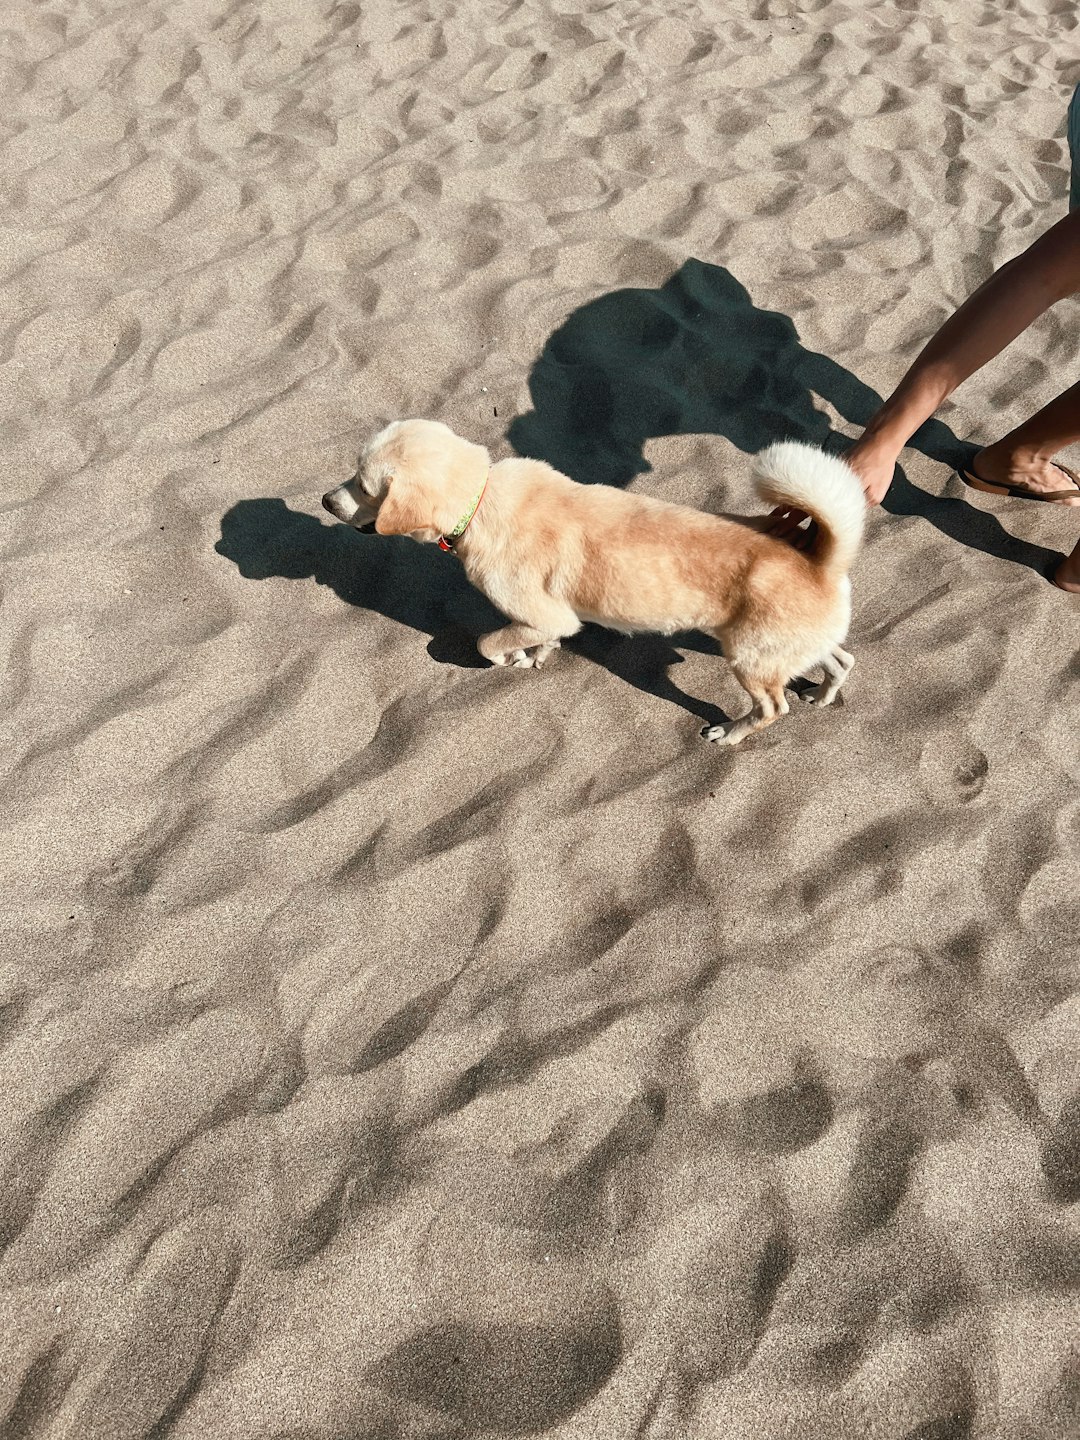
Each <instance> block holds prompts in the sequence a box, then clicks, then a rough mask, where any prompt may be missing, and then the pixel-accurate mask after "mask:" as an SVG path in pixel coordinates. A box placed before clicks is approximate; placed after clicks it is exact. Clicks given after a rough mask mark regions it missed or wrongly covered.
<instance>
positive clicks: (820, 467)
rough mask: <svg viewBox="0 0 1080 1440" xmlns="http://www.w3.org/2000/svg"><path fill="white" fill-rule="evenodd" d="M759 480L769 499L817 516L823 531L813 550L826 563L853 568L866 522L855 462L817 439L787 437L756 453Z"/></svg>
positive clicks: (826, 566)
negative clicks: (820, 445) (810, 442)
mask: <svg viewBox="0 0 1080 1440" xmlns="http://www.w3.org/2000/svg"><path fill="white" fill-rule="evenodd" d="M754 483H755V485H756V487H757V493H758V494H759V495H760V496H761V498H762V499H763V500H764V501H765V502H766V504H768V505H790V506H791V507H792V508H793V509H795V510H805V511H806V513H807V514H808V515H811V516H813V518H814V519H815V520H816V521H817V524H818V534H817V539H816V541H815V542H814V547H813V549H812V550H811V552H810V553H811V555H812V556H813V558H814V559H815V560H816V561H817V563H818V564H819V565H821V566H822V568H823V569H825V570H831V571H834V572H836V573H837V574H847V572H848V570H849V569H850V568H851V564H852V561H853V560H854V559H855V556H856V554H857V553H858V549H859V544H860V542H861V540H862V534H863V526H864V524H865V523H866V497H865V496H864V494H863V488H862V485H861V484H860V483H859V477H858V476H857V475H856V474H855V471H854V470H852V468H851V466H850V465H848V464H847V463H846V462H845V461H843V460H841V459H840V458H839V456H836V455H827V454H826V453H825V451H824V450H819V449H818V448H817V447H816V446H815V445H804V444H803V443H802V441H800V440H782V441H780V442H778V443H777V444H776V445H770V446H769V447H768V449H766V450H762V452H761V454H760V455H758V456H757V457H756V459H755V462H754Z"/></svg>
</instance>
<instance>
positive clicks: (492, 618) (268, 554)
mask: <svg viewBox="0 0 1080 1440" xmlns="http://www.w3.org/2000/svg"><path fill="white" fill-rule="evenodd" d="M214 549H215V550H216V551H217V553H218V554H219V555H224V556H225V558H226V559H228V560H231V561H232V562H233V564H234V565H235V566H236V568H237V569H238V570H239V571H240V573H241V575H243V576H244V578H245V579H247V580H266V579H268V578H269V577H270V576H272V575H273V576H280V577H283V578H285V579H288V580H314V581H315V582H316V583H317V584H319V585H328V586H329V587H330V588H331V589H332V590H333V591H334V593H335V594H336V595H338V596H339V597H340V598H341V599H342V600H344V601H345V602H346V604H348V605H355V606H356V607H357V609H360V610H375V611H377V612H378V613H379V614H380V615H385V616H387V617H388V618H389V619H391V620H396V621H397V622H398V623H399V624H402V625H408V626H409V627H410V628H411V629H413V630H418V631H420V632H421V633H422V634H425V635H428V636H430V637H431V638H430V642H429V644H428V647H427V649H428V654H429V655H430V656H431V657H432V659H434V660H437V661H439V662H441V663H443V664H451V665H459V666H462V667H464V668H484V669H487V668H489V666H488V662H487V661H486V660H484V659H482V658H481V656H480V655H479V653H478V652H477V649H476V640H477V638H478V637H479V636H480V635H482V634H484V633H485V632H486V631H489V630H497V629H498V628H499V627H500V626H501V625H504V624H505V623H506V621H505V617H504V616H503V615H501V614H500V612H499V611H497V610H496V609H494V607H493V606H492V605H491V604H489V602H488V601H487V599H486V598H485V597H484V596H483V595H481V593H480V592H479V591H478V590H475V589H474V588H473V587H472V586H471V585H470V584H469V582H468V581H467V580H466V578H465V572H464V570H463V569H462V568H461V563H460V561H458V560H457V559H456V558H455V557H454V556H452V555H444V554H443V553H442V551H441V550H439V549H437V548H436V547H435V546H434V545H417V544H416V543H415V542H414V541H412V540H407V539H404V538H402V537H399V536H394V537H385V536H379V535H362V534H360V532H359V531H357V530H353V529H352V528H351V527H350V526H348V525H336V524H324V523H323V522H322V521H321V520H320V519H318V517H316V516H314V515H305V514H303V513H301V512H300V511H297V510H290V509H289V507H288V506H287V505H286V504H285V501H284V500H281V499H271V498H266V499H259V500H241V501H239V502H238V503H237V504H236V505H234V506H233V507H232V509H231V510H229V511H227V512H226V514H225V515H224V516H223V517H222V521H221V538H220V539H219V540H218V542H217V544H216V545H215V546H214ZM568 643H569V645H570V646H571V647H572V648H574V649H576V650H578V651H579V652H580V653H581V654H583V655H586V656H587V657H588V658H589V659H590V660H593V661H595V662H596V663H597V664H599V665H602V666H604V668H605V669H607V670H610V671H611V672H612V674H614V675H617V676H619V678H620V679H623V680H626V681H628V682H629V683H630V684H631V685H635V686H636V687H637V688H638V689H639V690H644V691H645V692H646V693H647V694H650V695H654V696H657V697H659V698H661V699H666V700H671V701H673V702H674V703H675V704H677V705H681V706H682V707H683V708H684V709H686V710H688V711H689V712H690V714H692V715H695V716H697V717H698V718H699V719H700V720H701V721H702V722H703V723H705V724H708V725H719V724H723V723H724V721H725V720H726V719H727V718H728V717H727V716H726V715H725V714H724V712H723V711H722V710H719V709H718V708H717V707H716V706H715V705H710V704H709V703H708V702H707V701H703V700H696V699H694V698H693V697H691V696H688V695H686V694H684V693H683V691H681V690H680V689H679V688H678V687H677V686H676V685H675V684H674V683H673V682H672V680H671V679H670V678H669V675H668V671H669V669H670V668H671V666H672V665H674V664H676V663H678V662H679V661H680V660H681V659H682V656H681V655H680V654H679V653H678V650H676V649H675V646H676V645H678V646H679V647H680V648H681V649H693V650H701V651H703V652H705V653H707V654H713V655H719V653H720V651H719V647H718V646H717V645H716V643H715V642H714V641H713V640H711V639H710V638H709V637H707V636H704V635H696V634H695V635H686V636H672V637H671V638H670V639H669V638H665V637H663V636H659V635H641V636H634V637H633V638H631V637H629V636H625V635H617V634H615V633H614V632H613V631H610V630H603V629H601V628H600V627H598V626H594V625H589V626H586V627H585V630H584V631H583V632H582V633H581V634H580V635H578V636H575V637H574V639H573V640H571V641H569V642H568ZM550 663H551V664H553V665H555V664H558V657H557V656H556V657H555V659H554V660H552V661H551V662H550Z"/></svg>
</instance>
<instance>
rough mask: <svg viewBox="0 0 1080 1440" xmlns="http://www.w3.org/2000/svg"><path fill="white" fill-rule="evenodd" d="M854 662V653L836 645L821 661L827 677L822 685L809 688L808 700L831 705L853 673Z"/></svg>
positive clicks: (816, 703)
mask: <svg viewBox="0 0 1080 1440" xmlns="http://www.w3.org/2000/svg"><path fill="white" fill-rule="evenodd" d="M854 664H855V657H854V655H849V654H848V652H847V651H846V650H844V649H842V648H841V646H839V645H836V646H834V647H833V652H832V654H831V655H830V656H828V657H827V658H826V659H825V660H822V661H821V668H822V669H823V670H824V671H825V679H824V680H823V681H822V682H821V684H820V685H815V686H814V688H813V689H812V690H807V692H806V698H807V700H809V701H811V702H812V703H813V704H815V705H831V704H832V702H833V701H834V700H835V699H836V697H837V695H838V694H839V691H840V687H841V685H843V683H844V681H845V680H846V679H847V677H848V676H849V675H850V674H851V667H852V666H853V665H854Z"/></svg>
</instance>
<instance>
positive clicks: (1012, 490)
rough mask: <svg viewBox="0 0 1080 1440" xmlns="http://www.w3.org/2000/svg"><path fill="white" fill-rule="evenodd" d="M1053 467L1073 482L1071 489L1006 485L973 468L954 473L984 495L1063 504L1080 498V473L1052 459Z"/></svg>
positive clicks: (1002, 481)
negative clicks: (1041, 489)
mask: <svg viewBox="0 0 1080 1440" xmlns="http://www.w3.org/2000/svg"><path fill="white" fill-rule="evenodd" d="M1054 469H1055V470H1060V471H1061V473H1062V474H1063V475H1067V476H1068V477H1069V479H1070V480H1071V481H1072V482H1073V488H1072V489H1071V490H1043V491H1039V490H1029V489H1028V488H1027V486H1026V485H1007V484H1006V483H1005V481H1004V480H1000V481H997V480H984V479H983V477H982V476H981V475H979V474H977V473H976V472H975V471H974V470H958V471H957V472H956V473H957V474H958V475H959V476H960V479H961V480H962V481H963V482H964V484H965V485H970V486H971V488H972V490H981V491H982V492H983V493H984V494H986V495H1010V496H1012V497H1013V498H1014V499H1016V500H1046V501H1049V502H1050V503H1051V504H1057V505H1063V504H1067V503H1068V501H1070V500H1080V475H1077V474H1076V472H1075V471H1074V470H1070V469H1069V467H1068V466H1067V465H1061V464H1059V463H1058V461H1056V460H1055V461H1054Z"/></svg>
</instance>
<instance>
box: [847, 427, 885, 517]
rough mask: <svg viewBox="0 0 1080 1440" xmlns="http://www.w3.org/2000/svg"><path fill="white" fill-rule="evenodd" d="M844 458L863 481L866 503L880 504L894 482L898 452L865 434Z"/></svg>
mask: <svg viewBox="0 0 1080 1440" xmlns="http://www.w3.org/2000/svg"><path fill="white" fill-rule="evenodd" d="M844 459H845V460H846V461H847V463H848V464H849V465H850V466H851V468H852V470H854V471H855V474H856V475H857V476H858V477H859V479H860V481H861V482H862V487H863V494H864V495H865V496H866V503H867V504H868V505H880V504H881V502H882V500H884V499H885V496H886V494H887V493H888V489H889V486H890V485H891V484H892V482H893V474H894V473H895V471H896V452H895V451H894V450H893V449H891V448H890V447H887V446H883V445H880V444H877V443H875V442H874V441H873V440H869V439H867V438H866V437H865V436H864V437H863V438H862V439H861V440H859V441H857V442H856V444H855V445H854V446H853V447H852V448H851V449H850V450H849V451H848V452H847V454H846V455H845V456H844Z"/></svg>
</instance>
